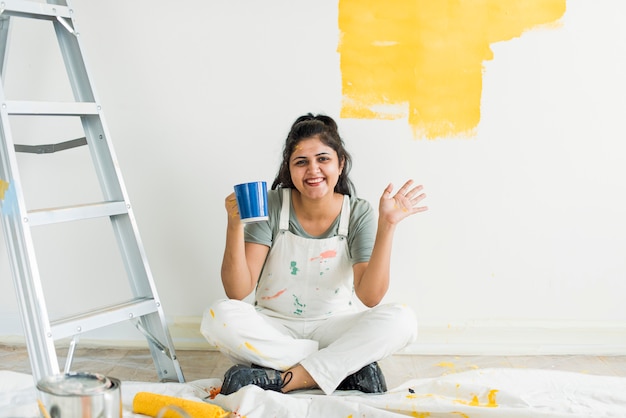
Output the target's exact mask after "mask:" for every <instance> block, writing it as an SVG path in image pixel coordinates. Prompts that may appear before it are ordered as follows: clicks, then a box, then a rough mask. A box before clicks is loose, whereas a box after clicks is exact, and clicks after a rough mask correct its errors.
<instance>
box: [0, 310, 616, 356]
mask: <svg viewBox="0 0 626 418" xmlns="http://www.w3.org/2000/svg"><path fill="white" fill-rule="evenodd" d="M200 321H201V318H200V317H178V318H174V319H172V320H170V321H168V323H169V330H170V334H171V337H172V340H173V341H174V346H175V348H176V349H177V350H215V347H213V346H212V345H210V344H209V343H208V342H207V341H206V340H205V339H204V337H203V336H202V334H200ZM12 323H13V324H15V322H12ZM2 325H3V324H2V321H0V342H3V343H5V344H23V343H24V337H23V334H22V335H20V334H21V330H19V331H18V332H17V333H16V332H15V330H13V332H8V333H7V332H6V331H7V328H6V327H4V328H3V327H2ZM5 325H6V324H5ZM67 342H68V343H69V340H67ZM63 344H64V343H63V342H61V345H63ZM80 345H81V346H97V347H102V346H108V347H110V346H114V347H126V348H134V347H136V348H140V347H146V345H147V343H146V340H145V338H144V336H143V335H142V334H141V333H139V331H137V330H136V329H135V328H134V327H133V326H132V325H130V323H121V324H117V325H114V326H111V327H107V328H105V329H101V330H98V331H92V332H89V333H85V334H84V335H81V337H80ZM399 354H407V355H626V323H623V322H581V321H532V322H529V321H482V322H481V321H474V322H470V323H463V324H445V325H444V324H436V323H431V324H428V325H422V326H421V327H420V329H419V336H418V339H417V341H416V342H414V343H413V344H410V345H409V346H408V347H406V348H405V349H404V350H402V351H401V352H400V353H399Z"/></svg>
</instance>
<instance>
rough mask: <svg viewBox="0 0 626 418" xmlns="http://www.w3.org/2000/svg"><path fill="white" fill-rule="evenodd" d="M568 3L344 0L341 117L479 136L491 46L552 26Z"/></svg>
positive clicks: (430, 134) (430, 133) (424, 134)
mask: <svg viewBox="0 0 626 418" xmlns="http://www.w3.org/2000/svg"><path fill="white" fill-rule="evenodd" d="M565 3H566V0H438V1H432V0H388V1H384V2H381V1H376V0H339V30H340V32H341V35H340V36H341V38H340V42H339V46H338V52H339V54H340V67H341V75H342V106H341V117H342V118H359V119H398V118H403V117H407V118H408V122H409V124H410V125H411V127H412V128H413V132H414V135H415V137H416V138H428V139H435V138H445V137H459V136H474V135H475V134H476V132H475V131H476V127H477V126H478V123H479V122H480V102H481V94H482V76H483V62H484V61H485V60H491V59H492V58H493V52H492V51H491V47H490V46H491V44H493V43H495V42H502V41H507V40H510V39H513V38H515V37H519V36H520V35H522V33H524V32H525V31H527V30H530V29H532V28H535V27H537V26H540V25H544V26H545V25H554V23H555V22H556V21H558V19H560V18H561V17H562V16H563V14H564V13H565Z"/></svg>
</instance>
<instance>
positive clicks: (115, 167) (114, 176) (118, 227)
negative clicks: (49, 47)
mask: <svg viewBox="0 0 626 418" xmlns="http://www.w3.org/2000/svg"><path fill="white" fill-rule="evenodd" d="M53 23H54V30H55V32H56V34H57V38H58V40H59V47H60V48H61V53H62V55H63V59H64V62H65V66H66V70H67V72H68V75H69V80H70V84H71V86H72V90H73V92H74V96H75V99H76V100H77V101H83V102H96V103H98V102H97V100H96V97H95V96H96V95H95V92H94V89H93V87H92V83H91V82H90V79H89V75H88V71H87V65H86V63H85V57H84V54H83V53H82V52H81V51H82V49H81V45H80V39H79V33H78V32H77V27H76V22H75V21H73V20H72V24H73V30H74V31H73V33H72V32H70V31H69V30H68V29H67V28H66V27H65V26H64V25H62V24H61V23H59V22H53ZM98 108H99V109H100V110H101V108H100V106H99V105H98ZM103 120H104V115H103V113H102V112H101V111H100V114H99V115H98V116H97V117H93V116H81V122H82V125H83V130H84V131H85V136H86V138H87V143H88V145H89V150H90V153H91V157H92V160H93V163H94V166H95V169H96V174H97V177H98V179H99V182H100V187H101V188H102V192H103V194H104V198H105V200H107V201H113V200H123V201H124V202H127V206H128V208H129V212H130V204H129V203H128V202H129V199H128V195H127V193H126V190H125V188H124V185H123V180H122V175H121V172H120V170H119V164H118V163H117V160H116V157H115V152H114V149H113V146H112V143H111V140H110V136H109V134H108V132H106V130H105V124H104V122H103ZM127 219H128V220H129V221H130V222H127V221H126V220H125V219H124V217H117V216H116V217H112V218H111V220H112V224H113V229H114V232H115V235H116V238H117V241H118V244H119V246H120V249H122V251H121V253H122V257H123V259H124V264H125V267H126V271H127V272H128V275H129V277H130V279H131V287H132V288H133V293H134V295H135V296H136V297H144V296H151V297H154V296H155V295H156V291H155V288H154V285H153V284H152V282H153V281H152V278H151V277H150V273H149V267H148V263H147V259H146V256H145V254H144V252H143V250H142V248H141V245H140V243H139V242H138V241H139V238H138V237H139V232H138V230H137V228H136V223H135V221H134V218H133V217H132V214H129V215H128V217H127ZM130 231H133V233H134V236H133V234H131V233H130ZM135 260H141V261H142V262H141V263H136V262H135ZM145 282H149V283H150V286H149V288H147V287H146V286H144V285H143V283H145Z"/></svg>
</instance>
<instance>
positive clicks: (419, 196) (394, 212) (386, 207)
mask: <svg viewBox="0 0 626 418" xmlns="http://www.w3.org/2000/svg"><path fill="white" fill-rule="evenodd" d="M412 185H413V180H409V181H407V182H406V183H404V185H403V186H402V187H400V189H399V190H398V191H397V192H396V194H394V195H392V194H391V193H392V191H393V185H392V184H391V183H389V185H388V186H387V187H386V188H385V191H384V192H383V195H382V196H381V198H380V205H379V208H378V209H379V217H380V219H381V220H384V221H386V222H388V223H390V224H397V223H398V222H400V221H401V220H402V219H404V218H406V217H408V216H411V215H413V214H416V213H418V212H424V211H425V210H428V207H427V206H418V205H419V203H420V202H421V201H422V200H424V198H425V197H426V194H425V193H421V192H422V189H423V188H424V187H423V186H422V185H419V186H415V187H411V186H412Z"/></svg>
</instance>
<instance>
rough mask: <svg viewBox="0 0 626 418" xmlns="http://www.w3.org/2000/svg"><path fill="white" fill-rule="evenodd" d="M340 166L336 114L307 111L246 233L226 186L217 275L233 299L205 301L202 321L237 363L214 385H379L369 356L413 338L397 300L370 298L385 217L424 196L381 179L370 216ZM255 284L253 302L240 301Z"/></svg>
mask: <svg viewBox="0 0 626 418" xmlns="http://www.w3.org/2000/svg"><path fill="white" fill-rule="evenodd" d="M350 168H351V157H350V154H349V153H348V152H347V150H346V149H345V147H344V143H343V140H342V139H341V137H340V136H339V132H338V130H337V125H336V123H335V121H334V120H333V119H332V118H330V117H328V116H324V115H318V116H313V115H312V114H308V115H304V116H301V117H300V118H298V119H297V120H296V121H295V122H294V124H293V125H292V127H291V130H290V132H289V134H288V136H287V140H286V142H285V146H284V150H283V161H282V163H281V165H280V168H279V170H278V174H277V176H276V179H275V180H274V183H273V185H272V190H271V192H270V193H269V194H268V206H269V212H270V215H269V221H267V222H259V223H256V224H248V225H247V226H246V229H245V231H244V226H243V224H242V222H241V221H240V220H239V214H238V212H237V207H236V205H234V204H232V199H233V196H232V194H231V195H229V196H228V197H227V198H226V209H227V212H228V227H227V234H226V249H225V251H224V260H223V263H222V282H223V284H224V289H225V290H226V294H227V295H228V296H229V297H230V298H231V299H230V300H222V301H218V302H216V303H215V304H214V305H212V306H211V307H210V308H209V309H208V310H207V312H208V314H206V315H205V316H204V320H203V322H202V327H201V329H202V333H203V335H204V336H205V337H206V338H207V339H208V340H209V342H211V343H212V344H214V345H215V346H217V347H219V348H220V350H221V351H222V352H223V353H224V354H226V355H228V356H229V357H230V358H231V359H232V360H233V361H235V362H236V363H237V365H236V366H233V367H232V368H231V369H230V370H228V371H227V372H226V375H225V378H224V385H223V386H222V393H223V394H226V395H228V394H230V393H233V392H236V391H237V390H239V389H240V388H242V387H244V386H246V385H250V384H252V385H256V386H260V387H262V388H264V389H271V390H275V391H282V392H289V391H292V390H298V389H305V388H320V389H322V390H323V391H324V392H325V393H326V394H330V393H332V392H333V391H334V390H335V389H340V390H360V391H362V392H367V393H380V392H385V391H386V389H387V387H386V384H385V378H384V376H383V375H382V371H381V370H380V368H379V366H378V363H377V362H378V361H379V360H382V359H383V358H385V357H387V356H389V355H391V354H393V353H394V352H396V351H398V350H400V349H402V348H404V347H405V346H406V345H407V344H409V343H411V342H412V341H414V339H415V337H416V333H417V324H416V321H415V316H414V313H413V312H412V311H411V310H410V309H409V308H408V307H407V306H406V305H401V304H382V305H379V303H380V302H381V300H382V298H383V297H384V296H385V294H386V293H387V289H388V288H389V282H390V278H389V273H390V259H391V243H392V240H393V235H394V231H395V227H396V225H397V224H398V222H400V221H401V220H403V219H404V218H406V217H408V216H410V215H412V214H415V213H418V212H422V211H424V210H426V207H423V206H422V207H420V206H418V205H419V204H420V202H421V201H422V199H424V197H425V195H424V194H423V193H422V192H421V190H422V187H421V186H417V187H412V181H408V182H406V183H405V184H404V186H402V187H401V188H400V189H399V191H398V192H397V193H396V194H395V195H393V196H392V194H391V192H392V186H391V185H389V186H388V187H387V188H386V189H385V191H384V193H383V195H382V197H381V198H380V204H379V218H378V222H376V219H375V215H374V210H373V208H372V207H371V206H370V204H369V203H368V202H367V201H365V200H362V199H359V198H357V197H356V193H355V189H354V186H353V184H352V182H351V181H350V179H349V176H348V174H349V172H350ZM255 289H256V294H255V303H254V305H255V306H254V307H253V306H252V305H250V304H247V303H246V302H242V301H241V299H243V298H245V297H247V296H248V295H249V294H250V292H252V291H253V290H255ZM363 305H365V306H367V307H368V308H366V309H362V308H361V307H362V306H363ZM359 306H361V307H359Z"/></svg>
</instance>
